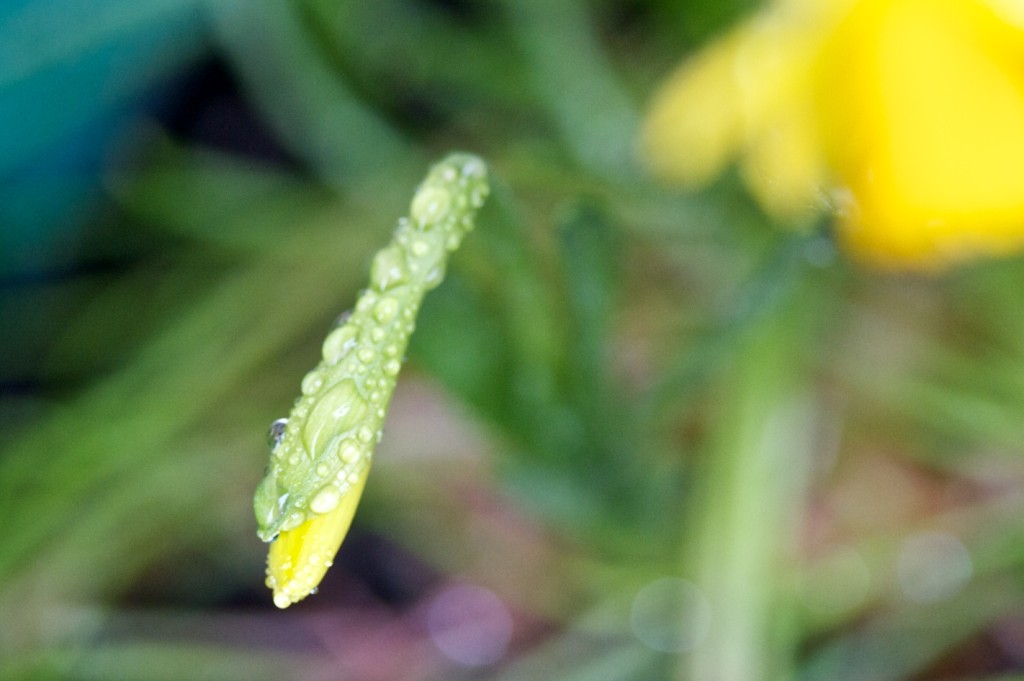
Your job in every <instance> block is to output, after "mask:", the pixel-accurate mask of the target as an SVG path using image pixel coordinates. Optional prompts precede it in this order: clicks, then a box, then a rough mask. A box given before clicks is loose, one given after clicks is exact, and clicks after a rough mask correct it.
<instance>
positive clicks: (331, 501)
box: [309, 485, 341, 513]
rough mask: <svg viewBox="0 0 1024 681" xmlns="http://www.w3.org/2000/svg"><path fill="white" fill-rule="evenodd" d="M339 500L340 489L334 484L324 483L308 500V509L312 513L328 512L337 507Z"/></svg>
mask: <svg viewBox="0 0 1024 681" xmlns="http://www.w3.org/2000/svg"><path fill="white" fill-rule="evenodd" d="M340 501H341V491H340V490H339V489H338V488H337V487H335V486H334V485H326V486H325V487H323V489H321V490H320V491H319V492H317V493H316V496H314V497H313V500H312V501H311V502H309V510H311V511H313V513H330V512H331V511H333V510H334V509H335V508H337V507H338V502H340Z"/></svg>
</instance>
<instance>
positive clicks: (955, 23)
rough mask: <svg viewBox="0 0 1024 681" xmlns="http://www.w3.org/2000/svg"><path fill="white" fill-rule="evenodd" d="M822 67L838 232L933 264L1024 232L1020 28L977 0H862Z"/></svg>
mask: <svg viewBox="0 0 1024 681" xmlns="http://www.w3.org/2000/svg"><path fill="white" fill-rule="evenodd" d="M828 62H829V63H828V65H827V67H826V68H825V69H823V71H822V73H823V74H825V78H826V80H825V81H824V82H822V84H821V93H822V94H821V97H822V103H823V107H822V108H823V112H824V115H823V118H824V119H825V120H826V121H828V122H829V126H830V128H829V130H828V131H827V133H826V137H827V138H828V139H829V145H830V150H831V154H832V158H833V162H834V164H835V167H836V169H837V171H838V173H839V175H840V177H841V179H842V180H843V181H844V183H845V184H847V185H848V186H849V187H850V188H851V190H852V192H853V195H854V197H855V199H856V203H857V208H856V210H854V211H853V212H852V213H851V214H850V215H849V216H848V217H847V218H846V219H845V220H844V221H843V224H842V231H843V235H844V237H845V239H846V241H847V243H848V244H849V245H850V246H851V247H852V248H853V249H855V250H856V251H857V252H859V253H860V254H862V255H864V256H865V257H867V258H869V259H871V260H874V261H876V262H880V263H886V264H890V265H899V266H905V265H910V266H920V267H934V266H937V265H941V264H944V263H947V262H951V261H957V260H963V259H966V258H969V257H972V256H976V255H982V254H984V255H997V254H1003V253H1007V252H1010V251H1012V250H1016V249H1018V248H1020V247H1021V246H1022V245H1024V163H1022V162H1021V159H1022V158H1024V68H1022V67H1024V31H1022V30H1021V28H1020V27H1019V26H1015V25H1012V24H1009V23H1007V22H1006V21H1004V20H1003V19H1002V18H1001V17H1000V16H999V15H998V14H996V13H995V12H993V11H992V9H991V7H989V6H988V5H987V4H986V3H984V2H980V1H979V0H943V1H942V2H936V1H935V0H862V1H861V2H860V3H858V5H857V6H856V7H855V8H854V10H853V11H852V12H851V13H850V15H849V17H848V18H847V20H846V21H845V22H844V23H843V25H842V27H841V28H840V30H839V31H838V32H837V35H836V40H835V42H834V43H833V44H832V46H831V48H830V51H829V54H828Z"/></svg>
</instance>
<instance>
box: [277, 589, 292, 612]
mask: <svg viewBox="0 0 1024 681" xmlns="http://www.w3.org/2000/svg"><path fill="white" fill-rule="evenodd" d="M291 604H292V599H290V598H288V595H287V594H286V593H284V592H283V591H278V592H277V593H275V594H274V605H276V606H277V607H279V608H281V609H282V610H284V609H285V608H287V607H288V606H289V605H291Z"/></svg>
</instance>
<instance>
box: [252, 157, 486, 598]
mask: <svg viewBox="0 0 1024 681" xmlns="http://www.w3.org/2000/svg"><path fill="white" fill-rule="evenodd" d="M487 193H488V184H487V171H486V166H485V165H484V163H483V162H482V161H481V160H480V159H479V158H477V157H475V156H470V155H467V154H452V155H450V156H449V157H448V158H446V159H445V160H444V161H442V162H441V163H438V164H437V165H435V166H434V167H433V168H432V169H431V171H430V173H429V174H428V175H427V177H426V179H425V180H424V181H423V184H422V185H420V187H419V189H418V190H417V192H416V195H415V196H414V198H413V200H412V205H411V206H410V212H409V217H408V218H403V219H401V220H399V223H398V229H397V230H396V231H395V235H394V238H393V239H392V241H391V243H390V244H388V246H386V247H385V248H384V249H382V250H381V251H380V252H378V253H377V255H376V256H375V258H374V261H373V267H372V269H371V272H370V285H369V287H368V288H367V289H366V290H365V291H364V292H363V294H362V295H361V296H360V298H359V301H358V302H357V303H356V306H355V309H354V310H353V311H352V313H351V314H349V315H348V316H347V318H346V319H345V321H344V323H342V324H341V325H339V326H338V327H337V328H335V329H334V330H333V331H332V332H331V333H330V334H329V335H328V336H327V339H326V340H325V341H324V344H323V359H322V360H321V362H320V364H319V365H318V366H317V367H316V368H315V369H313V370H312V371H310V372H309V373H308V374H306V376H305V378H303V380H302V396H301V397H299V398H298V400H296V402H295V405H294V407H293V408H292V411H291V414H290V415H289V417H288V419H287V420H286V421H279V422H276V423H275V424H274V426H273V427H272V429H271V438H272V441H271V447H272V451H271V456H270V464H269V467H268V469H267V474H266V476H265V477H264V478H263V480H262V481H261V482H260V484H259V486H258V487H257V489H256V495H255V499H254V507H255V511H256V521H257V523H258V525H259V530H258V533H259V536H260V538H261V539H263V540H264V541H268V542H273V541H275V540H276V542H275V544H274V546H273V547H272V548H271V551H270V557H269V560H268V567H267V572H268V579H267V584H268V586H270V587H271V588H272V589H274V602H275V603H276V604H277V605H278V606H280V607H287V606H288V605H290V604H291V603H294V602H296V601H298V600H300V599H302V598H304V597H305V596H307V595H308V594H309V593H310V592H311V591H312V590H313V589H315V588H316V585H317V584H318V583H319V582H320V580H321V579H322V578H323V575H324V573H325V572H326V570H327V567H328V566H329V565H330V563H331V560H332V559H333V558H334V554H335V552H337V550H338V546H340V544H341V541H342V539H343V538H344V535H345V533H346V532H347V530H348V527H349V525H350V524H351V521H352V516H353V514H354V513H355V507H356V504H357V503H358V500H359V496H360V494H361V492H362V487H363V484H364V483H365V480H366V475H367V473H368V471H369V466H370V460H371V458H372V456H373V449H374V445H375V444H376V443H377V442H379V441H380V439H381V434H382V432H381V428H382V426H383V424H384V417H385V415H386V413H387V406H388V403H389V402H390V401H391V396H392V394H393V393H394V389H395V381H396V379H397V376H398V372H399V370H400V368H401V365H402V359H403V358H404V357H405V352H406V347H407V346H408V343H409V336H410V335H411V334H412V332H413V330H414V328H415V319H416V314H417V312H418V311H419V308H420V304H421V303H422V301H423V296H424V295H425V294H426V292H427V291H429V290H430V289H432V288H434V287H436V286H437V285H438V284H440V283H441V280H442V279H443V278H444V272H445V267H446V263H447V260H448V255H449V254H450V253H451V252H452V251H454V250H455V249H457V248H458V247H459V244H460V243H461V242H462V238H463V237H464V236H465V235H466V234H467V233H468V232H469V231H470V230H471V229H472V228H473V220H474V217H475V214H476V211H477V210H478V209H479V208H480V206H482V205H483V202H484V198H485V197H486V195H487ZM307 525H308V526H307ZM290 531H291V532H290ZM282 533H288V534H282ZM279 535H280V537H279Z"/></svg>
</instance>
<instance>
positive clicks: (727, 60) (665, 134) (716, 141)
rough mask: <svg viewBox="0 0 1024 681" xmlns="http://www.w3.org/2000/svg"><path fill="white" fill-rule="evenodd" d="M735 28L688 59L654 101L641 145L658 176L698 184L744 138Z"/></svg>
mask: <svg viewBox="0 0 1024 681" xmlns="http://www.w3.org/2000/svg"><path fill="white" fill-rule="evenodd" d="M742 39H743V35H742V33H739V32H736V33H733V34H732V35H730V36H727V37H726V38H725V39H723V40H720V41H718V42H716V43H714V44H712V45H711V46H709V47H708V48H707V49H705V50H704V51H703V52H701V53H700V54H698V55H697V56H696V57H694V58H693V59H692V60H691V61H687V62H686V63H684V64H683V65H682V66H681V67H680V68H679V69H677V70H676V72H675V73H673V74H672V76H670V77H669V79H668V81H666V83H665V84H664V85H663V86H662V88H661V89H660V90H659V92H658V93H657V94H656V95H655V98H654V100H653V102H652V104H651V111H650V114H649V115H648V117H647V120H646V122H645V125H644V130H643V132H642V137H641V151H642V153H643V155H644V157H645V159H646V160H647V162H648V163H649V165H650V166H651V169H652V170H653V171H654V173H655V174H656V175H658V176H659V177H661V178H663V179H666V180H669V181H672V182H678V183H680V184H683V185H685V186H691V187H693V186H700V185H702V184H704V183H706V182H708V181H709V180H711V178H713V177H714V176H715V175H717V174H718V173H719V172H721V171H722V169H723V168H724V167H725V164H726V163H727V162H728V161H729V159H730V157H731V156H732V155H733V153H734V152H735V151H736V150H737V148H738V146H739V143H740V141H741V139H742V133H743V115H742V105H741V104H742V103H741V96H740V93H739V89H738V86H737V83H736V80H735V78H734V77H733V75H734V71H735V58H736V51H737V49H738V48H739V46H740V44H741V43H742Z"/></svg>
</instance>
